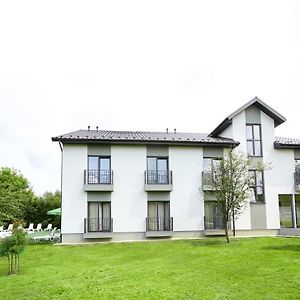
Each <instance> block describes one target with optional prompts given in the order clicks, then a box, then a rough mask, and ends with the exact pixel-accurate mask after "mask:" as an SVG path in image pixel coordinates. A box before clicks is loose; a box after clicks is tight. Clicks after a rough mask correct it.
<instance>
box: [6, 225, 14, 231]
mask: <svg viewBox="0 0 300 300" xmlns="http://www.w3.org/2000/svg"><path fill="white" fill-rule="evenodd" d="M13 227H14V225H13V224H9V225H8V227H7V230H6V231H12V230H13Z"/></svg>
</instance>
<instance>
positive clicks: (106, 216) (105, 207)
mask: <svg viewBox="0 0 300 300" xmlns="http://www.w3.org/2000/svg"><path fill="white" fill-rule="evenodd" d="M102 218H103V219H102V230H104V231H111V228H110V226H111V221H110V203H109V202H104V203H102Z"/></svg>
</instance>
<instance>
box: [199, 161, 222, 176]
mask: <svg viewBox="0 0 300 300" xmlns="http://www.w3.org/2000/svg"><path fill="white" fill-rule="evenodd" d="M220 161H221V159H220V158H212V157H209V158H207V157H205V158H203V171H204V172H205V173H211V170H212V167H213V166H214V167H217V166H218V165H219V164H220Z"/></svg>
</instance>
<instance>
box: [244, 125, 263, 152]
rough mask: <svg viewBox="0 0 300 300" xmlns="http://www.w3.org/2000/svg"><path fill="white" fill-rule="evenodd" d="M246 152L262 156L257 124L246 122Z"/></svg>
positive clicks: (259, 129) (259, 131) (259, 132)
mask: <svg viewBox="0 0 300 300" xmlns="http://www.w3.org/2000/svg"><path fill="white" fill-rule="evenodd" d="M246 129H247V152H248V155H250V156H262V147H261V127H260V125H259V124H247V125H246Z"/></svg>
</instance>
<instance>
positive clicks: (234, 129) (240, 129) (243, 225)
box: [222, 111, 251, 230]
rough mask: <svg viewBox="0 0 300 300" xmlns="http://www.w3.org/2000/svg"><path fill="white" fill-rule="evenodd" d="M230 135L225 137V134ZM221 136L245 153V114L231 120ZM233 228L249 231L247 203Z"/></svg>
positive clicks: (249, 219) (243, 112)
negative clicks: (234, 141)
mask: <svg viewBox="0 0 300 300" xmlns="http://www.w3.org/2000/svg"><path fill="white" fill-rule="evenodd" d="M226 133H227V134H231V135H225V134H226ZM222 136H224V137H228V138H232V139H234V140H236V141H239V142H240V144H239V146H238V147H237V148H236V149H235V151H240V152H243V153H247V138H246V114H245V111H242V112H241V113H240V114H238V115H237V116H236V117H234V118H233V119H232V125H230V128H229V129H227V130H226V131H225V130H224V131H223V132H222ZM235 223H236V224H235V226H236V229H237V230H245V229H251V212H250V204H249V201H248V202H247V204H246V206H245V210H244V211H243V213H242V214H241V215H240V216H239V218H238V219H237V220H236V222H235Z"/></svg>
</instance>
